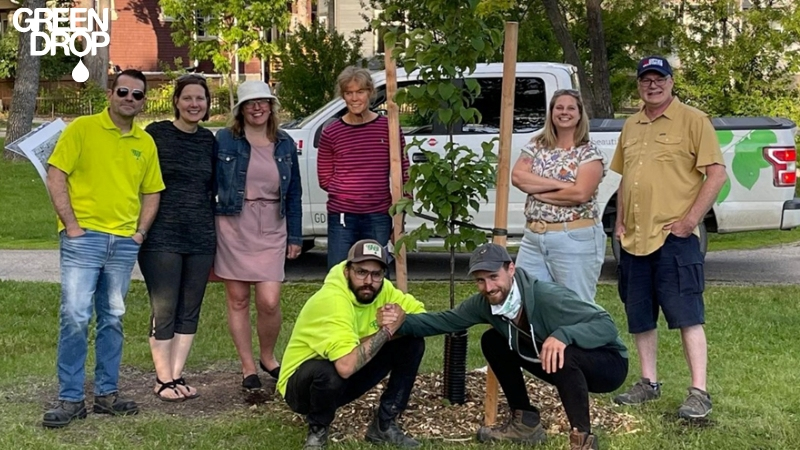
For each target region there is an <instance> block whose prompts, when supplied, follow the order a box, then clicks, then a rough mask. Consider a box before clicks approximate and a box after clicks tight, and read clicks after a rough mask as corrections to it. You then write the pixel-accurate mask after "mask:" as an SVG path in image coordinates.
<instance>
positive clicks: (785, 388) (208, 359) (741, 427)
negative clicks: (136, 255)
mask: <svg viewBox="0 0 800 450" xmlns="http://www.w3.org/2000/svg"><path fill="white" fill-rule="evenodd" d="M317 287H318V286H317V285H314V284H301V283H290V284H287V285H286V287H285V289H284V293H283V296H282V308H283V317H284V321H283V326H282V333H281V337H280V340H279V343H278V354H279V355H280V354H282V353H283V349H284V347H285V345H286V341H287V339H288V337H289V334H290V332H291V329H292V326H293V322H294V318H295V317H296V315H297V313H298V311H299V309H300V307H301V305H302V304H303V302H304V301H305V299H306V298H307V297H308V296H309V295H310V294H311V293H312V292H314V290H315V289H317ZM471 289H472V286H471V285H470V284H460V285H459V286H458V297H459V298H463V297H464V296H466V295H468V294H469V293H470V292H471ZM411 292H412V293H415V294H417V295H418V296H420V297H419V298H420V299H421V300H423V301H425V303H426V304H427V306H428V309H429V310H439V309H443V308H445V307H446V305H447V300H446V298H447V287H446V284H443V283H412V284H411ZM58 293H59V287H58V285H56V284H48V283H19V282H0V304H2V305H4V307H3V308H0V354H2V355H3V358H2V359H0V398H2V399H3V400H2V408H0V429H2V430H3V432H2V433H0V448H3V449H6V448H8V449H21V448H26V449H28V448H35V449H51V448H53V449H54V448H62V447H64V448H86V449H107V448H126V449H127V448H136V449H156V448H158V449H163V448H197V449H218V448H253V449H263V448H267V449H278V448H287V449H288V448H299V447H300V446H301V444H302V440H303V437H304V433H305V430H304V429H303V427H301V426H299V425H296V424H292V423H290V422H289V421H288V419H287V418H286V417H285V416H281V415H278V414H270V413H269V412H268V411H269V410H268V409H267V410H265V409H263V408H248V407H247V406H244V405H242V406H241V407H239V408H233V409H232V410H231V408H227V410H226V411H225V412H215V411H213V410H207V411H203V414H202V415H201V416H200V417H195V416H193V415H188V416H187V415H172V414H167V413H164V412H160V411H154V410H144V411H143V412H142V413H141V414H140V415H138V416H135V417H130V418H118V419H112V418H102V417H101V418H98V417H96V416H92V415H90V417H89V419H87V420H85V421H78V422H77V423H75V424H72V425H70V426H69V427H68V428H66V429H64V430H58V431H53V430H44V429H43V428H41V426H40V425H39V421H40V420H41V414H42V412H43V410H44V407H45V404H46V403H47V402H48V401H51V400H53V399H52V398H50V397H46V396H45V394H43V393H47V394H46V395H47V396H52V395H54V393H55V383H56V380H55V375H54V359H55V344H56V339H57V330H58V319H57V316H58ZM797 298H800V286H793V287H757V288H730V287H712V288H710V289H708V291H707V295H706V306H707V308H706V310H707V320H708V326H707V334H708V340H709V343H710V344H709V391H710V392H711V394H712V395H713V398H714V412H713V413H712V421H711V423H710V424H709V425H708V426H706V427H697V426H689V425H687V424H685V423H683V422H680V421H677V420H676V419H674V413H675V411H676V409H677V407H678V406H679V404H680V403H681V401H682V400H683V398H684V396H685V390H686V386H687V384H688V382H689V375H688V370H687V368H686V364H685V361H684V359H683V354H682V352H681V347H680V338H679V334H678V333H677V332H666V331H665V327H663V325H664V324H663V322H662V323H661V326H662V334H661V339H660V354H659V357H660V358H659V371H660V376H661V379H662V381H663V383H664V395H663V397H662V398H661V399H660V400H659V401H657V402H655V403H652V404H649V405H646V406H644V407H640V408H631V409H628V410H626V411H628V412H630V413H632V414H633V415H634V416H635V417H636V418H637V419H638V421H639V423H637V425H636V429H637V431H636V432H635V433H630V434H623V433H617V434H613V433H609V432H607V430H595V431H596V432H597V433H599V435H600V436H601V445H602V447H601V448H605V449H620V450H640V449H648V450H649V449H698V450H699V449H734V448H735V449H759V450H765V449H775V450H778V449H796V448H800V396H798V395H797V393H796V389H795V386H796V382H797V367H798V365H800V347H798V345H797V341H796V336H795V334H796V333H795V330H796V325H797V323H798V319H799V317H798V313H797V305H796V303H795V300H796V299H797ZM598 301H599V303H601V304H602V305H604V306H605V307H606V308H607V309H608V310H609V311H610V312H611V314H612V315H613V316H614V317H615V320H616V321H617V324H618V325H619V326H620V327H621V328H622V329H623V330H624V327H625V320H624V313H623V311H622V307H621V304H620V302H619V300H618V298H617V295H616V292H615V287H613V286H607V285H602V286H600V287H599V293H598ZM224 304H225V303H224V294H223V291H222V287H221V286H220V285H219V284H213V285H211V286H210V288H209V291H208V293H207V295H206V300H205V303H204V306H203V313H202V318H201V322H200V329H199V333H198V337H197V340H196V345H195V346H194V349H193V351H192V355H191V356H190V360H189V363H188V366H187V370H189V371H195V372H197V371H202V370H211V369H214V370H219V369H220V368H222V370H228V371H231V372H232V373H234V374H235V373H236V372H237V370H238V367H237V365H238V363H237V357H236V356H235V351H234V348H233V345H232V343H231V340H230V337H229V335H228V332H227V325H226V321H225V309H224ZM127 306H128V311H127V314H126V317H125V326H126V328H125V334H126V343H125V354H124V357H123V366H124V369H125V370H127V371H132V370H133V371H137V370H138V371H145V372H150V371H152V361H151V359H150V353H149V347H148V344H147V338H146V336H147V326H148V325H147V324H148V317H149V306H148V302H147V298H146V293H145V288H144V285H143V284H142V283H140V282H134V283H133V285H132V288H131V292H130V294H129V296H128V300H127ZM482 329H483V327H475V328H473V329H472V330H471V333H470V337H469V339H470V347H469V361H468V364H469V367H470V368H475V367H479V366H482V365H483V359H482V357H481V355H480V350H479V345H478V342H479V336H480V333H481V332H482ZM622 337H623V339H624V340H625V341H626V343H627V344H628V345H629V346H630V345H631V339H630V338H629V336H628V335H627V334H626V333H624V332H623V333H622ZM92 339H93V338H92ZM91 355H92V352H90V361H89V367H92V366H93V362H92V361H91V359H92V356H91ZM631 357H632V359H631V370H630V373H629V377H628V378H629V379H628V382H629V383H632V382H634V381H635V380H636V379H637V372H638V362H637V361H636V352H635V351H632V352H631ZM441 367H442V339H441V338H429V339H428V341H427V351H426V354H425V358H424V360H423V364H422V371H424V372H429V371H440V370H441ZM125 370H124V371H123V373H125ZM148 386H149V384H148ZM610 398H611V395H602V396H596V399H597V400H598V401H600V402H604V403H608V402H610ZM534 400H535V399H534ZM413 401H414V400H413V397H412V402H413ZM187 405H188V404H187ZM474 425H475V427H477V426H478V425H479V423H478V421H477V419H476V422H475V424H474ZM566 447H567V443H566V437H564V436H556V437H554V438H552V439H550V442H548V444H546V445H544V446H541V447H537V448H542V449H545V450H555V449H563V448H566ZM331 448H334V449H336V448H341V449H361V448H363V449H367V448H372V447H370V446H368V445H367V444H361V443H352V442H351V443H349V444H340V445H332V446H331ZM425 448H430V449H433V448H483V447H479V446H478V445H475V444H472V445H466V444H460V443H452V444H443V443H442V442H441V441H429V442H426V444H425ZM496 448H519V447H501V446H500V447H496Z"/></svg>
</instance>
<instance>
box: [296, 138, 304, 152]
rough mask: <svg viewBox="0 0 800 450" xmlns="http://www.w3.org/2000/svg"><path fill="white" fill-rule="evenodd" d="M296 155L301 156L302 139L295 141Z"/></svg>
mask: <svg viewBox="0 0 800 450" xmlns="http://www.w3.org/2000/svg"><path fill="white" fill-rule="evenodd" d="M297 154H298V155H302V154H303V140H302V139H298V140H297Z"/></svg>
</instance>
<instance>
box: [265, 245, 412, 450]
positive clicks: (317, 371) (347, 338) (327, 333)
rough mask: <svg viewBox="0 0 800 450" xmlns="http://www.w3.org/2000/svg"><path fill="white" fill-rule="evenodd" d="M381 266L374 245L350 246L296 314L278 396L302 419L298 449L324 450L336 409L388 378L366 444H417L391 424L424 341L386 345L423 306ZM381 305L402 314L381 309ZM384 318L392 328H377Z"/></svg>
mask: <svg viewBox="0 0 800 450" xmlns="http://www.w3.org/2000/svg"><path fill="white" fill-rule="evenodd" d="M387 266H388V264H387V255H386V250H385V249H384V248H383V246H382V245H381V244H380V243H378V241H375V240H371V239H365V240H361V241H358V242H356V243H355V244H354V245H353V246H352V247H351V248H350V251H349V252H348V255H347V260H345V261H343V262H341V263H339V264H337V265H335V266H333V267H332V268H331V270H330V272H328V276H327V277H326V278H325V284H324V285H323V286H322V289H320V290H319V291H317V293H316V294H314V295H313V296H311V298H310V299H308V301H307V302H306V304H305V305H304V306H303V309H302V310H301V311H300V314H299V315H298V316H297V321H296V322H295V324H294V330H293V331H292V337H291V338H289V344H288V345H287V346H286V352H285V353H284V354H283V366H282V368H281V373H280V377H279V378H278V391H279V392H280V393H281V395H283V397H284V398H285V399H286V403H288V404H289V407H290V408H291V409H292V410H293V411H294V412H296V413H298V414H304V415H305V416H306V422H308V436H307V438H306V443H305V446H304V447H303V448H304V449H319V448H323V447H324V446H325V443H326V442H327V440H328V427H329V426H330V424H331V422H333V418H334V416H335V414H336V409H337V408H339V407H340V406H343V405H346V404H348V403H350V402H352V401H353V400H355V399H357V398H359V397H361V396H362V395H363V394H364V393H365V392H367V391H368V390H370V389H372V388H373V387H374V386H375V385H376V384H378V383H379V382H380V381H381V380H383V379H384V377H386V375H387V374H390V375H389V381H388V383H387V384H386V389H385V390H384V391H383V394H382V395H381V400H380V406H379V407H378V410H377V411H376V412H375V417H374V419H373V420H372V423H370V425H369V428H367V435H366V439H367V440H368V441H370V442H372V443H376V444H389V445H394V446H398V447H418V446H419V445H420V444H419V442H417V441H416V440H414V439H412V438H411V437H409V436H406V435H405V433H403V431H402V430H401V429H400V428H399V427H398V426H397V422H396V418H397V415H398V414H400V413H401V412H403V411H404V410H405V409H406V405H408V398H409V396H410V395H411V389H412V388H413V387H414V380H415V379H416V378H417V370H418V369H419V364H420V362H421V361H422V355H423V354H424V353H425V340H424V339H423V338H418V337H410V336H409V337H399V338H397V339H394V340H392V335H393V334H394V332H395V331H397V329H398V328H400V325H402V323H403V318H404V317H405V313H406V312H407V313H408V314H417V313H422V312H425V306H424V305H423V304H422V303H421V302H419V301H417V300H416V299H415V298H414V297H412V296H411V295H408V294H403V292H402V291H400V290H399V289H397V288H395V287H394V286H393V285H392V283H391V282H390V281H389V280H387V279H385V275H386V269H387ZM387 304H396V305H399V306H400V307H401V308H402V309H401V308H393V309H391V310H386V311H383V309H382V308H381V307H382V306H384V305H387ZM404 311H405V312H404ZM384 314H386V315H391V316H393V317H386V318H385V319H386V322H389V323H392V325H391V326H384V327H378V321H379V319H380V320H381V321H383V320H384V316H383V315H384ZM381 323H383V322H381Z"/></svg>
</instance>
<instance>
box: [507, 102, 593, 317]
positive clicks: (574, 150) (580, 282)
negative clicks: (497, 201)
mask: <svg viewBox="0 0 800 450" xmlns="http://www.w3.org/2000/svg"><path fill="white" fill-rule="evenodd" d="M604 175H605V162H604V161H603V154H602V153H601V152H600V150H599V149H598V148H597V147H596V146H595V145H594V144H593V143H591V142H590V141H589V117H588V116H587V115H586V111H585V110H584V107H583V100H582V99H581V97H580V93H579V92H578V91H575V90H572V89H565V90H559V91H556V92H555V94H553V98H552V100H551V101H550V108H549V114H548V117H547V121H546V122H545V125H544V131H543V132H542V134H541V135H539V136H537V137H535V138H534V139H532V140H531V142H529V143H528V144H527V145H526V146H525V147H524V148H523V149H522V155H520V157H519V160H517V162H516V164H515V165H514V169H513V171H512V174H511V179H512V183H513V184H514V186H516V187H517V189H519V190H521V191H522V192H525V193H526V194H528V200H527V202H525V218H526V219H527V222H528V224H527V226H526V229H525V235H524V236H523V239H522V244H521V245H520V248H519V254H518V255H517V261H516V266H517V267H521V268H523V269H525V271H526V272H528V273H529V274H531V275H533V276H535V277H536V278H538V279H540V280H545V281H555V282H556V283H559V284H562V285H564V286H566V287H568V288H569V289H572V290H573V291H575V292H577V293H578V295H580V297H581V298H582V299H584V300H586V301H589V302H593V301H594V296H595V293H596V292H597V279H598V277H599V276H600V267H601V266H602V264H603V259H604V257H605V248H606V235H605V232H604V231H603V226H602V223H601V221H600V215H599V212H598V210H597V202H596V196H597V186H598V185H599V184H600V181H601V180H602V179H603V176H604Z"/></svg>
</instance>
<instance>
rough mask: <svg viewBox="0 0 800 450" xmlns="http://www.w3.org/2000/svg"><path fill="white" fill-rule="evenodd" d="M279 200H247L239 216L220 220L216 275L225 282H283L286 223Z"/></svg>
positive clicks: (215, 262) (215, 265) (220, 218)
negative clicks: (281, 213) (281, 214)
mask: <svg viewBox="0 0 800 450" xmlns="http://www.w3.org/2000/svg"><path fill="white" fill-rule="evenodd" d="M280 208H281V205H280V202H279V201H278V200H274V201H273V200H245V201H244V206H243V208H242V212H241V214H239V215H238V216H217V217H216V223H217V254H216V257H215V258H214V273H215V274H216V275H217V276H218V277H220V278H222V279H225V280H237V281H247V282H251V283H258V282H262V281H278V282H282V281H283V280H284V270H283V265H284V262H285V261H286V219H282V218H281V216H280Z"/></svg>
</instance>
